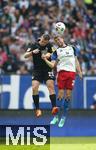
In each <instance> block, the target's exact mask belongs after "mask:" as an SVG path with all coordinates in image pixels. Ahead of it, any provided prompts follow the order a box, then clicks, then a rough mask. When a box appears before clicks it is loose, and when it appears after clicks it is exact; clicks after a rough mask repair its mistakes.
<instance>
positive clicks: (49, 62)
mask: <svg viewBox="0 0 96 150" xmlns="http://www.w3.org/2000/svg"><path fill="white" fill-rule="evenodd" d="M45 62H46V64H47V65H48V66H49V67H50V68H54V67H55V63H54V62H51V61H49V60H47V59H45Z"/></svg>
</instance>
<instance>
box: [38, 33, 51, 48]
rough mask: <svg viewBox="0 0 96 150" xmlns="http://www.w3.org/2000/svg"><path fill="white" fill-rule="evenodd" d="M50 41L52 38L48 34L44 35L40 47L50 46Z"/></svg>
mask: <svg viewBox="0 0 96 150" xmlns="http://www.w3.org/2000/svg"><path fill="white" fill-rule="evenodd" d="M49 40H50V36H49V35H48V34H43V35H42V36H41V38H40V41H39V43H40V45H42V46H45V45H47V44H48V42H49Z"/></svg>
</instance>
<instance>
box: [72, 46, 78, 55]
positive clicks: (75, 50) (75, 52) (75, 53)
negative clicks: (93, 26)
mask: <svg viewBox="0 0 96 150" xmlns="http://www.w3.org/2000/svg"><path fill="white" fill-rule="evenodd" d="M73 50H74V55H75V56H77V51H78V48H77V47H74V46H73Z"/></svg>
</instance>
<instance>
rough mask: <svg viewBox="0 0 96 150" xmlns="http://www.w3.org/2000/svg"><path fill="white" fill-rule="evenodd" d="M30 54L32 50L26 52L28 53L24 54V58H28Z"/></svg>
mask: <svg viewBox="0 0 96 150" xmlns="http://www.w3.org/2000/svg"><path fill="white" fill-rule="evenodd" d="M30 56H32V51H31V52H26V53H25V54H24V58H28V57H30Z"/></svg>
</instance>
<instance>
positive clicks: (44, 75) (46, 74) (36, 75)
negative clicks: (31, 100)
mask: <svg viewBox="0 0 96 150" xmlns="http://www.w3.org/2000/svg"><path fill="white" fill-rule="evenodd" d="M32 80H37V81H39V82H41V83H42V82H46V81H47V80H55V76H54V72H53V71H41V70H40V71H39V70H38V71H37V70H34V72H33V75H32Z"/></svg>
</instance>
